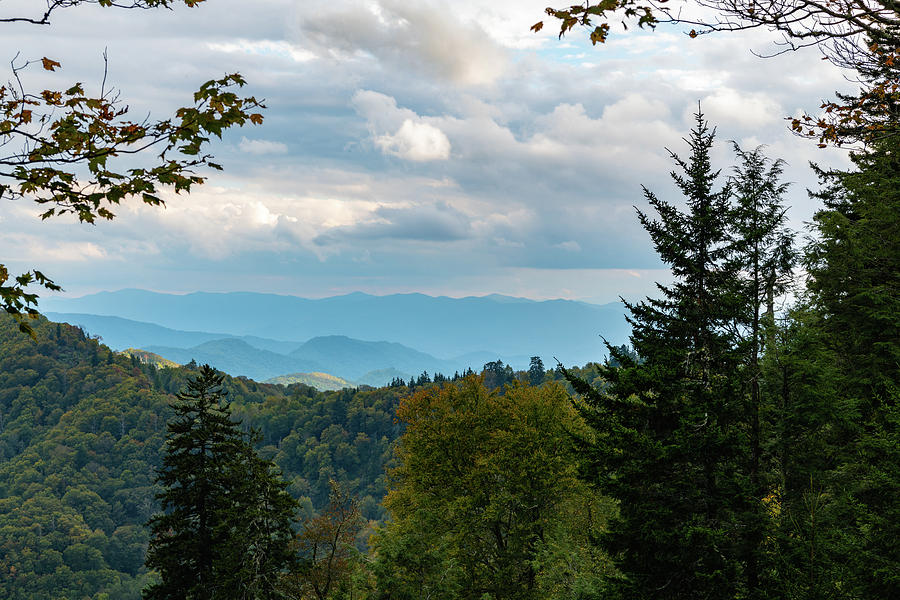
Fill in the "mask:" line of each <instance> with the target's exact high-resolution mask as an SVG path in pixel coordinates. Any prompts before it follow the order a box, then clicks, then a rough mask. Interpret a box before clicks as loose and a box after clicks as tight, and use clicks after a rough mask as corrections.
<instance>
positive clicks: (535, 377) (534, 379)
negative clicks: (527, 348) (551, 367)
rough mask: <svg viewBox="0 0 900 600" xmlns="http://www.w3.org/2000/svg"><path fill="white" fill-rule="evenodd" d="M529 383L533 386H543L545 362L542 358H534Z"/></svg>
mask: <svg viewBox="0 0 900 600" xmlns="http://www.w3.org/2000/svg"><path fill="white" fill-rule="evenodd" d="M528 381H529V382H530V383H531V385H541V384H542V383H543V382H544V361H542V360H541V357H540V356H532V357H531V364H530V365H529V367H528Z"/></svg>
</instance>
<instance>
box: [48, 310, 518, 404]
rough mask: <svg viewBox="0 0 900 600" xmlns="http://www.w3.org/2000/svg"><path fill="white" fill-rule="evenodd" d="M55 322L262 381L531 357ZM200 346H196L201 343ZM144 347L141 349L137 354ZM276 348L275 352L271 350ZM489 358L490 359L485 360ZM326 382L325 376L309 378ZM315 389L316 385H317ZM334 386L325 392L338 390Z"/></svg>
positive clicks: (403, 373)
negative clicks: (440, 354) (439, 353)
mask: <svg viewBox="0 0 900 600" xmlns="http://www.w3.org/2000/svg"><path fill="white" fill-rule="evenodd" d="M47 316H48V317H50V318H52V319H53V320H56V321H60V322H66V323H69V324H71V325H78V326H80V327H82V328H83V329H85V331H87V332H88V333H89V334H91V335H99V336H100V338H101V339H102V340H103V342H104V343H106V344H107V345H109V346H110V347H111V348H113V349H115V350H119V351H122V352H124V353H128V354H141V353H143V354H149V355H152V356H158V357H159V358H161V359H163V360H169V361H173V362H175V363H178V364H187V363H189V362H190V361H192V360H194V361H196V362H198V363H200V364H203V363H209V364H211V365H214V366H215V367H216V368H218V369H221V370H223V371H225V372H226V373H229V374H230V375H235V376H245V377H250V378H251V379H255V380H257V381H264V380H272V379H278V378H279V377H280V376H285V375H292V374H293V375H296V374H298V373H302V374H304V375H308V374H310V373H325V374H327V375H329V376H332V377H336V378H338V379H341V380H345V382H347V383H348V385H350V384H366V385H372V386H376V387H377V386H381V385H385V384H387V383H389V382H390V381H391V380H392V379H394V378H395V377H400V378H402V379H409V378H410V377H411V376H414V375H420V374H421V373H422V372H423V371H428V372H429V373H430V374H434V373H435V372H441V373H444V374H446V375H452V374H453V373H454V372H456V371H460V372H461V371H463V370H465V369H466V368H468V367H471V368H473V369H475V370H478V369H479V368H480V367H481V366H482V365H483V364H484V363H485V362H487V361H493V360H498V359H501V360H505V361H506V362H508V363H510V364H513V365H514V366H516V367H517V368H525V366H527V363H528V357H500V356H497V355H494V354H490V353H475V354H469V355H465V356H462V357H458V358H455V359H446V360H444V359H439V358H435V357H434V356H431V355H430V354H426V353H424V352H419V351H418V350H415V349H413V348H408V347H406V346H404V345H402V344H398V343H396V342H371V341H363V340H357V339H353V338H348V337H346V336H321V337H316V338H313V339H311V340H308V341H306V342H287V341H278V340H271V339H266V338H260V337H257V336H243V337H241V338H235V337H230V336H228V335H226V334H220V333H209V332H202V331H178V330H173V329H168V328H166V327H162V326H159V325H154V324H152V323H141V322H139V321H131V320H129V319H123V318H121V317H108V316H102V315H85V314H71V313H47ZM198 340H199V341H200V343H195V342H197V341H198ZM137 348H139V349H137ZM270 348H273V349H274V350H271V349H270ZM485 356H486V357H488V358H487V359H484V357H485ZM308 379H309V381H311V382H318V383H326V382H327V381H328V380H327V379H325V378H322V377H318V378H315V377H312V378H308ZM310 385H314V387H319V386H316V385H315V384H314V383H310ZM333 385H334V382H331V383H327V385H324V386H322V387H319V389H322V390H324V389H334V388H333Z"/></svg>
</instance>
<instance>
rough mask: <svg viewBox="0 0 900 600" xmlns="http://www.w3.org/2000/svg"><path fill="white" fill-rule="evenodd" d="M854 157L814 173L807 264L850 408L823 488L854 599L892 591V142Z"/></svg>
mask: <svg viewBox="0 0 900 600" xmlns="http://www.w3.org/2000/svg"><path fill="white" fill-rule="evenodd" d="M852 160H853V162H854V165H855V167H856V168H855V169H854V170H853V171H849V172H841V171H832V172H822V171H819V174H820V177H821V178H822V181H823V183H824V184H825V187H824V189H823V191H822V192H821V193H819V194H818V197H819V198H821V199H822V200H823V201H824V205H825V206H824V208H823V209H822V210H821V211H819V212H818V213H817V214H816V216H815V226H816V233H817V234H818V235H817V236H816V238H815V240H814V241H813V242H812V244H811V245H810V247H809V248H808V251H807V255H806V258H805V263H806V267H807V270H808V272H809V275H810V279H809V283H808V288H809V299H810V303H811V305H812V307H813V309H814V310H815V311H816V313H817V316H818V319H817V321H816V325H817V326H818V327H819V329H820V330H821V335H822V337H823V339H824V345H825V346H826V347H827V350H828V351H829V352H830V353H831V354H832V356H833V357H834V360H833V365H834V367H833V368H834V369H835V370H836V374H837V379H838V381H837V385H836V390H835V393H836V394H837V395H838V396H839V398H840V399H841V402H842V404H845V405H847V407H848V409H849V412H850V413H851V418H848V419H845V420H843V421H842V422H839V423H837V424H836V425H839V426H840V430H841V433H842V435H841V437H840V439H838V440H836V441H837V445H835V446H834V447H833V448H831V451H832V456H834V463H835V464H834V470H833V472H834V484H833V485H834V489H833V490H829V491H830V492H832V494H831V495H832V497H837V498H839V499H841V501H842V502H843V518H844V523H843V527H844V528H845V531H851V530H852V532H853V533H852V535H846V536H845V542H849V547H845V548H843V549H840V550H841V552H840V554H839V555H838V556H837V557H836V560H839V561H841V562H843V563H845V564H847V565H851V566H852V575H851V577H852V582H849V587H851V588H852V589H853V590H854V592H855V593H856V594H857V595H858V596H859V597H867V598H890V597H898V596H900V545H898V544H897V542H896V540H897V539H898V538H900V525H898V524H900V467H898V465H900V408H898V405H897V401H898V398H900V139H898V138H896V137H888V138H885V139H883V140H880V141H876V142H874V143H872V144H871V145H870V147H869V148H868V149H867V151H865V152H861V153H857V154H854V155H853V156H852ZM837 492H841V495H837ZM843 586H844V587H848V582H844V583H843Z"/></svg>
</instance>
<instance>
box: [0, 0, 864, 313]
mask: <svg viewBox="0 0 900 600" xmlns="http://www.w3.org/2000/svg"><path fill="white" fill-rule="evenodd" d="M35 4H40V3H35V2H33V1H32V0H3V1H2V2H0V16H8V15H9V14H12V13H19V14H21V13H22V12H23V11H26V10H28V6H29V5H31V6H32V7H33V6H34V5H35ZM547 4H548V0H490V1H488V0H456V1H455V2H453V3H447V2H436V1H432V0H415V1H414V2H410V1H400V0H304V1H303V2H298V1H297V0H254V1H253V2H247V1H246V0H208V1H207V2H204V3H202V4H201V5H200V6H199V7H197V8H194V9H188V8H186V7H184V6H181V7H178V8H176V9H175V10H173V11H167V10H162V11H122V10H111V9H100V8H97V7H91V6H87V7H79V8H75V9H70V10H68V11H60V12H59V13H57V14H56V16H55V19H54V22H53V25H52V26H51V27H35V26H26V25H9V24H2V25H0V27H2V28H3V30H2V31H3V35H2V37H0V49H2V54H3V56H4V57H7V58H6V59H4V60H8V59H11V58H12V57H13V56H14V55H15V54H16V53H17V52H21V54H20V56H22V57H24V58H32V59H37V58H40V57H42V56H48V57H51V58H55V59H56V60H59V61H60V62H61V63H62V64H63V68H62V70H60V71H58V72H56V73H53V74H50V73H44V72H38V70H36V69H31V70H29V71H27V72H26V73H25V84H26V85H27V86H29V87H34V88H37V89H43V88H44V87H50V86H52V87H55V88H57V89H59V88H65V87H68V85H70V84H71V83H72V82H74V81H82V82H84V83H85V85H86V87H87V89H88V91H91V90H93V91H97V90H99V88H100V82H101V80H102V74H103V61H102V53H103V51H104V48H106V49H107V53H108V56H109V74H108V84H109V83H112V84H113V85H115V86H116V87H117V88H118V89H119V90H121V95H122V98H123V99H125V100H126V101H127V104H128V105H129V106H130V109H131V112H132V115H134V116H135V117H136V118H137V117H142V116H144V115H146V114H148V113H149V114H151V115H153V116H158V117H160V118H162V117H164V116H166V114H167V113H171V112H172V111H173V110H174V109H175V108H177V107H178V106H180V105H182V104H186V103H189V100H190V96H191V93H192V92H193V91H194V90H196V89H197V87H198V86H199V84H201V83H202V82H203V81H205V80H207V79H210V78H213V77H219V76H221V75H223V74H225V73H229V72H236V71H237V72H240V73H242V74H243V75H244V76H245V77H246V79H247V80H248V82H249V86H248V88H245V89H248V90H249V93H251V94H253V95H256V96H257V97H261V98H265V99H266V104H267V106H268V110H267V111H266V113H265V114H266V120H265V123H264V124H263V125H262V126H258V127H246V128H244V129H241V130H234V131H231V132H229V133H228V134H227V135H226V137H225V139H224V140H223V141H222V142H217V143H216V144H215V145H214V146H213V149H212V150H213V152H214V153H215V154H216V156H217V159H218V161H217V162H220V163H222V164H223V165H224V167H225V171H224V173H214V174H213V175H212V177H210V179H209V181H208V183H207V184H206V185H204V186H202V187H199V188H197V189H196V191H194V192H192V193H191V194H190V195H181V196H175V195H173V194H166V195H164V197H165V198H166V200H167V206H166V208H165V209H159V208H152V207H144V206H142V205H140V204H139V203H137V202H129V203H126V204H124V205H123V206H121V207H120V208H119V209H118V210H117V211H116V212H117V219H116V220H115V221H113V222H109V223H102V224H99V225H97V226H87V225H79V224H77V223H74V222H73V221H71V220H68V219H56V220H51V221H46V222H40V220H39V219H38V218H37V217H36V215H37V213H38V210H37V209H36V208H35V207H34V206H33V205H31V204H29V203H28V202H25V201H17V202H6V201H4V202H3V204H2V205H0V262H6V263H7V264H8V265H10V266H12V267H13V268H18V269H26V268H30V267H39V268H41V269H42V270H44V271H45V272H46V273H47V274H49V275H51V276H53V277H54V278H55V279H57V280H58V281H59V282H61V283H62V284H63V285H64V287H65V288H66V290H67V293H68V294H70V295H81V294H84V293H90V292H93V291H98V290H104V289H105V290H114V289H121V288H127V287H139V288H145V289H153V290H159V291H170V292H189V291H195V290H207V291H234V290H255V291H263V292H273V293H283V294H295V295H300V296H307V297H322V296H329V295H335V294H340V293H345V292H351V291H357V290H359V291H365V292H369V293H373V294H388V293H394V292H412V291H418V292H424V293H428V294H433V295H438V294H444V295H450V296H465V295H483V294H489V293H502V294H510V295H515V296H525V297H530V298H559V297H562V298H577V299H584V300H588V301H595V302H609V301H613V300H615V299H616V298H617V297H618V296H619V295H624V296H626V297H634V296H638V295H641V294H645V293H652V290H653V281H655V280H665V279H666V270H665V268H664V266H663V265H662V264H660V263H659V262H658V261H657V259H656V258H655V256H654V254H653V252H652V249H651V248H650V247H649V245H648V239H647V236H646V234H645V233H644V232H643V231H642V230H641V228H640V227H639V225H638V224H637V222H636V219H635V215H634V209H633V206H634V205H637V206H639V207H641V206H643V197H642V194H641V185H642V184H643V185H646V186H647V187H649V188H650V189H652V190H654V191H655V192H657V194H658V195H659V196H661V197H663V198H667V199H671V200H677V198H678V197H677V194H676V193H675V191H674V190H673V188H672V185H671V182H670V180H669V178H668V172H669V171H670V169H671V166H672V165H671V161H670V160H669V158H668V155H667V153H666V150H665V148H667V147H668V148H670V149H672V150H675V151H676V152H684V150H685V145H684V142H683V141H682V140H681V138H682V136H684V135H685V134H686V133H687V132H688V130H689V129H690V128H691V126H692V124H693V117H692V114H693V113H694V112H695V111H696V107H697V103H698V101H699V102H701V103H702V106H703V110H704V112H705V113H706V115H707V116H708V117H709V119H710V120H711V121H712V122H713V123H714V124H715V125H717V127H718V140H719V144H718V146H717V150H716V155H715V160H716V164H717V166H719V167H721V168H723V169H724V170H725V171H727V170H728V169H729V168H730V165H731V164H732V156H731V152H730V150H729V145H728V144H727V141H728V140H734V141H736V142H738V143H739V144H741V145H742V146H744V147H754V146H756V145H759V144H765V145H767V147H768V151H767V152H768V154H769V155H771V156H776V157H782V158H784V159H786V160H787V161H788V163H789V166H788V168H787V170H786V174H785V179H786V180H787V181H791V182H794V184H793V185H792V188H791V191H790V194H789V198H788V203H789V204H790V205H791V206H792V210H791V213H790V215H791V218H792V221H793V223H794V225H795V227H798V228H800V227H802V224H803V222H804V221H806V220H808V219H809V217H810V216H811V214H812V212H813V210H814V209H815V205H814V204H813V202H812V201H810V200H809V199H808V198H807V194H806V188H807V187H811V186H814V184H815V182H814V180H813V178H812V177H811V174H810V172H809V169H808V166H807V164H808V162H809V161H810V160H815V161H817V162H819V163H820V164H823V165H832V166H843V165H844V164H845V161H846V157H845V156H844V155H843V154H842V153H841V152H838V151H831V150H828V151H823V150H819V149H817V148H816V147H815V144H814V143H811V142H810V141H808V140H802V139H798V138H796V137H794V136H792V135H791V134H790V132H789V131H788V128H787V124H786V123H785V121H784V118H785V117H786V116H789V115H795V114H798V113H799V112H800V111H803V110H808V111H814V110H815V109H816V108H817V107H818V105H819V104H820V103H821V101H822V100H823V99H825V98H829V97H831V96H832V94H833V91H834V90H845V91H849V90H852V87H851V86H850V84H848V83H847V81H846V80H845V79H844V77H843V75H842V74H841V73H840V72H839V71H837V70H836V69H835V68H834V67H832V66H831V65H830V64H828V63H827V62H824V61H822V60H820V56H819V55H818V54H817V53H816V51H815V50H808V51H804V52H800V53H792V54H787V55H782V56H779V57H777V58H771V59H765V60H764V59H760V58H758V57H756V56H754V54H753V53H752V51H756V52H758V53H767V52H771V51H772V49H773V46H771V43H770V42H771V39H770V38H769V37H768V36H767V34H765V32H751V33H745V34H740V35H737V34H721V35H715V36H704V37H701V38H698V39H694V40H692V39H690V38H689V37H688V36H686V35H685V34H684V32H683V31H682V30H681V29H679V28H665V27H661V28H659V29H657V31H655V32H640V31H637V32H633V31H629V32H627V33H625V32H623V31H622V30H621V28H614V29H613V35H612V36H611V38H610V42H609V43H608V44H606V45H604V46H597V47H591V46H590V43H589V42H587V41H586V40H585V39H584V38H585V37H586V36H585V34H584V32H580V33H578V32H576V33H574V34H572V35H570V36H569V37H567V38H564V39H563V40H562V41H559V40H558V39H557V38H556V35H555V31H554V30H555V28H556V26H555V24H553V23H549V22H548V23H547V27H545V29H544V31H543V32H541V33H540V34H534V33H532V32H530V31H529V26H530V25H531V24H533V23H534V22H535V21H538V20H540V19H541V18H542V16H543V8H544V7H545V6H546V5H547Z"/></svg>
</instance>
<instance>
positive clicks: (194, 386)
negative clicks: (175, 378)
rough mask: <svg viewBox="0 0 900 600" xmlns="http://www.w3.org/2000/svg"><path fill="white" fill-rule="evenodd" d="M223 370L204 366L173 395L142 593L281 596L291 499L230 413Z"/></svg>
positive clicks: (153, 596) (218, 599) (215, 599)
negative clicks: (147, 582) (150, 578)
mask: <svg viewBox="0 0 900 600" xmlns="http://www.w3.org/2000/svg"><path fill="white" fill-rule="evenodd" d="M222 380H223V377H222V375H219V374H218V373H216V371H215V370H214V369H212V368H211V367H210V366H209V365H203V366H202V367H200V372H199V374H198V376H197V377H196V378H194V379H190V380H188V382H187V390H186V391H184V392H182V393H179V394H178V395H177V399H176V401H175V402H173V403H172V405H171V406H172V409H173V410H174V412H175V418H174V419H173V420H172V421H171V422H170V423H169V424H168V436H167V440H166V454H165V456H164V458H163V466H162V469H161V470H160V472H159V475H158V482H159V483H160V484H162V485H163V486H164V488H165V489H164V491H163V492H162V493H160V494H159V496H158V498H159V500H160V501H161V504H162V509H163V512H162V514H158V515H156V516H154V517H153V518H152V519H151V520H150V523H149V525H150V527H151V535H152V537H151V541H150V546H149V548H148V550H147V566H148V567H149V568H151V569H155V570H156V571H157V573H158V574H159V581H158V582H157V583H155V584H153V585H151V586H150V587H148V588H147V589H146V590H144V598H145V599H146V600H176V599H177V600H226V599H229V600H230V599H241V600H245V599H246V600H249V599H267V600H268V599H271V598H278V597H279V596H278V593H277V592H276V590H275V587H276V586H275V584H276V582H277V579H278V574H279V573H280V572H281V571H282V570H283V569H284V568H285V567H286V566H287V565H288V564H289V562H290V560H291V556H290V552H289V548H290V540H291V539H292V531H291V522H292V518H293V516H294V512H295V510H296V502H295V501H294V500H293V499H292V498H291V497H290V496H289V495H288V494H287V492H286V491H285V487H286V484H285V483H284V482H282V481H281V480H280V478H279V477H278V476H277V475H276V474H275V473H274V472H273V469H272V465H271V463H270V462H268V461H264V460H262V459H260V458H259V457H258V456H257V455H256V453H255V451H254V450H253V447H252V446H251V445H250V443H249V442H248V441H247V439H246V436H245V434H244V433H243V432H242V431H241V429H240V427H239V423H237V422H235V421H232V419H231V409H230V407H229V405H228V403H227V402H225V400H224V392H223V390H222Z"/></svg>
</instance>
